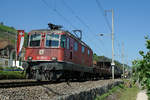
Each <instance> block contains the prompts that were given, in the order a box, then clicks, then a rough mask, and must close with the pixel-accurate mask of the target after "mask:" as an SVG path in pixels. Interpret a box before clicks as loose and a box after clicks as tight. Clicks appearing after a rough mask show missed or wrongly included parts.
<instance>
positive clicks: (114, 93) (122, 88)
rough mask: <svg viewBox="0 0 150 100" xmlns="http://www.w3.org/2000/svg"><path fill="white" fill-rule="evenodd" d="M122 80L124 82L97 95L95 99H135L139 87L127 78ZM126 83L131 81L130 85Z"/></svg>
mask: <svg viewBox="0 0 150 100" xmlns="http://www.w3.org/2000/svg"><path fill="white" fill-rule="evenodd" d="M123 81H124V84H120V85H119V86H115V87H113V88H112V89H111V90H109V91H108V92H107V93H105V94H102V95H101V96H97V97H96V99H95V100H136V97H137V93H138V92H139V88H137V86H135V85H133V84H132V82H130V81H129V80H123ZM126 83H131V85H132V87H128V86H127V85H126ZM111 97H113V98H111Z"/></svg>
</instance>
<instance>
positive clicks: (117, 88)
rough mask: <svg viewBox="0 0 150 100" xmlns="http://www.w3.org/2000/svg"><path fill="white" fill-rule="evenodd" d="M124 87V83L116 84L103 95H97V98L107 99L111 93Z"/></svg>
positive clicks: (97, 99)
mask: <svg viewBox="0 0 150 100" xmlns="http://www.w3.org/2000/svg"><path fill="white" fill-rule="evenodd" d="M123 88H124V86H123V84H120V85H119V86H115V87H113V88H112V89H111V90H109V91H108V92H107V93H105V94H103V95H101V96H97V97H96V99H95V100H105V99H106V98H107V97H108V96H109V95H111V94H113V93H114V92H116V91H117V90H119V89H123Z"/></svg>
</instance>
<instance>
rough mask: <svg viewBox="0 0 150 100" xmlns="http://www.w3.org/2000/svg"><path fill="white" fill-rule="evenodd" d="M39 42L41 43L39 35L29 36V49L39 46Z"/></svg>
mask: <svg viewBox="0 0 150 100" xmlns="http://www.w3.org/2000/svg"><path fill="white" fill-rule="evenodd" d="M40 41H41V34H32V35H31V36H30V44H29V45H30V46H31V47H37V46H40Z"/></svg>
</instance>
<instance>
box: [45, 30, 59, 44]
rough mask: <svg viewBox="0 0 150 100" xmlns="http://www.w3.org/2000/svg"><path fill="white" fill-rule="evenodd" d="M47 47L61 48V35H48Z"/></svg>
mask: <svg viewBox="0 0 150 100" xmlns="http://www.w3.org/2000/svg"><path fill="white" fill-rule="evenodd" d="M46 46H47V47H58V46H59V35H58V34H54V33H52V34H47V35H46Z"/></svg>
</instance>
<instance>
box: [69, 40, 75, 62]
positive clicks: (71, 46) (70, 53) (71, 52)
mask: <svg viewBox="0 0 150 100" xmlns="http://www.w3.org/2000/svg"><path fill="white" fill-rule="evenodd" d="M73 43H74V41H73V39H72V38H70V50H69V59H70V60H72V59H73Z"/></svg>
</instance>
